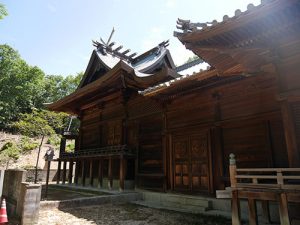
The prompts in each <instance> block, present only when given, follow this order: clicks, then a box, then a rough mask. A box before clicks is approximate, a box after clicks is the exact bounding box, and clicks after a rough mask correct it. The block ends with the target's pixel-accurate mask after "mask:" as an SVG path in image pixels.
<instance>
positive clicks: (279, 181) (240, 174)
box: [229, 154, 300, 191]
mask: <svg viewBox="0 0 300 225" xmlns="http://www.w3.org/2000/svg"><path fill="white" fill-rule="evenodd" d="M229 158H230V160H229V163H230V165H229V173H230V182H231V187H232V188H245V187H250V186H251V188H267V187H268V186H269V187H270V188H272V189H274V188H278V189H288V190H297V191H300V189H299V184H300V174H299V173H300V168H249V169H248V168H243V169H237V168H236V159H235V155H234V154H230V156H229ZM270 173H271V174H270ZM286 173H288V174H286ZM295 173H296V174H295ZM249 180H251V182H249ZM291 180H293V182H292V183H291V182H289V181H291ZM297 180H298V181H299V182H296V181H297ZM262 181H263V182H262ZM293 187H294V189H293Z"/></svg>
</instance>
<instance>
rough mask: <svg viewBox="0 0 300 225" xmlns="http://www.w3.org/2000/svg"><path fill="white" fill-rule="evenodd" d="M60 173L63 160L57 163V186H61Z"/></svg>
mask: <svg viewBox="0 0 300 225" xmlns="http://www.w3.org/2000/svg"><path fill="white" fill-rule="evenodd" d="M60 171H61V160H58V163H57V179H56V183H57V184H59V182H60Z"/></svg>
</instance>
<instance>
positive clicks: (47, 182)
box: [45, 160, 51, 198]
mask: <svg viewBox="0 0 300 225" xmlns="http://www.w3.org/2000/svg"><path fill="white" fill-rule="evenodd" d="M46 162H47V176H46V188H45V198H47V196H48V184H49V174H50V165H51V161H50V160H49V161H46Z"/></svg>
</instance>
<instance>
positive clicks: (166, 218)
mask: <svg viewBox="0 0 300 225" xmlns="http://www.w3.org/2000/svg"><path fill="white" fill-rule="evenodd" d="M38 224H39V225H46V224H47V225H91V224H103V225H104V224H105V225H121V224H122V225H180V224H188V225H227V224H228V225H230V224H231V221H230V220H228V219H225V218H222V217H215V216H205V215H194V214H188V213H179V212H173V211H167V210H158V209H152V208H147V207H143V206H137V205H134V204H119V205H116V204H114V205H112V204H105V205H100V206H91V207H84V208H73V209H56V208H55V209H48V210H41V211H40V217H39V223H38Z"/></svg>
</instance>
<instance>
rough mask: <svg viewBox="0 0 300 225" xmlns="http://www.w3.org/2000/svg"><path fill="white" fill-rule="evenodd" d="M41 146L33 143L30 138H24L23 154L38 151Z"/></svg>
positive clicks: (21, 145)
mask: <svg viewBox="0 0 300 225" xmlns="http://www.w3.org/2000/svg"><path fill="white" fill-rule="evenodd" d="M38 146H39V144H38V143H37V142H34V141H32V140H31V139H30V138H29V137H26V136H23V137H22V139H21V144H20V147H21V149H22V151H23V152H28V151H31V150H33V149H36V148H37V147H38Z"/></svg>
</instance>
